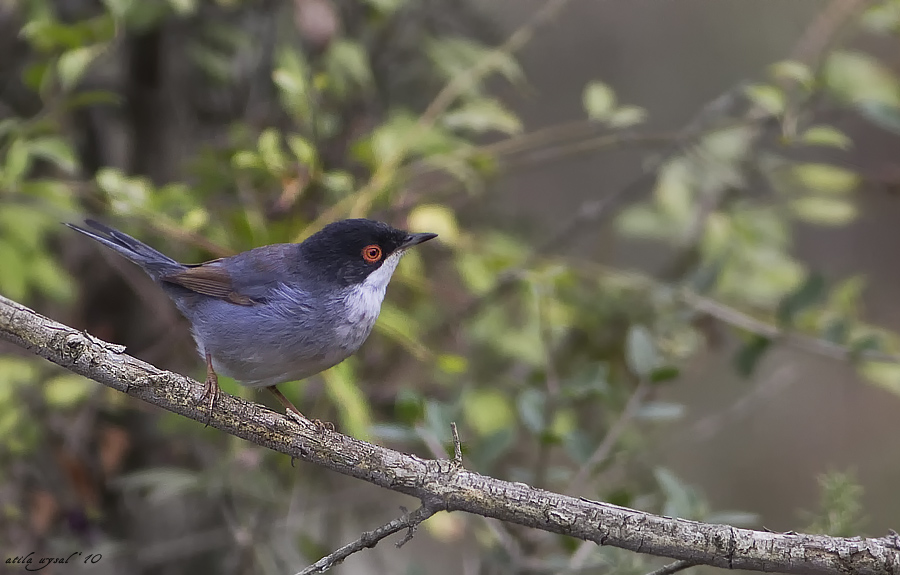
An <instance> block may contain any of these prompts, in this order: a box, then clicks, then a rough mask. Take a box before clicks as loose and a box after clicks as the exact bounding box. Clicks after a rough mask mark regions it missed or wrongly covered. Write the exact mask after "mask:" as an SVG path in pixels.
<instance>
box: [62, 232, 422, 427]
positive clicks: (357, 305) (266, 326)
mask: <svg viewBox="0 0 900 575" xmlns="http://www.w3.org/2000/svg"><path fill="white" fill-rule="evenodd" d="M84 224H85V225H86V226H87V227H80V226H77V225H74V224H71V223H66V224H65V225H67V226H68V227H70V228H72V229H73V230H76V231H78V232H80V233H82V234H84V235H86V236H88V237H90V238H91V239H93V240H96V241H97V242H100V243H101V244H103V245H104V246H106V247H108V248H110V249H112V250H114V251H116V252H117V253H119V254H121V255H122V256H124V257H125V258H127V259H129V260H131V261H132V262H134V263H135V264H137V265H138V266H140V267H141V268H142V269H143V270H144V271H145V272H146V273H147V274H148V275H149V276H150V277H151V278H152V279H153V281H154V282H156V283H157V284H158V285H159V286H161V287H162V289H163V291H164V292H165V293H166V294H167V295H168V296H169V298H171V299H172V301H173V302H174V303H175V306H176V307H177V308H178V310H179V311H180V312H181V314H182V315H183V316H184V317H185V318H186V319H187V320H188V322H189V323H190V326H191V334H192V335H193V338H194V341H195V342H196V344H197V351H198V352H199V354H200V357H201V358H203V359H204V360H205V362H206V382H205V388H204V393H203V396H201V401H203V400H205V401H206V402H207V425H208V424H209V418H210V416H211V414H212V411H213V408H214V406H215V402H216V399H217V398H218V395H219V391H220V388H219V380H218V374H222V375H226V376H229V377H232V378H234V379H235V380H236V381H237V382H238V383H240V384H241V385H244V386H249V387H263V388H265V389H267V390H269V391H270V392H271V393H272V394H273V395H274V396H275V397H276V398H277V399H278V401H279V402H280V403H281V404H282V405H283V406H284V407H285V409H286V415H288V416H290V417H292V418H293V419H296V420H298V421H300V420H305V421H309V420H307V419H306V417H305V416H304V415H303V414H302V413H301V412H300V410H299V409H297V407H296V406H294V404H293V403H291V401H290V400H289V399H288V398H287V397H285V396H284V394H282V393H281V391H279V390H278V388H277V387H276V386H277V385H279V384H281V383H285V382H289V381H298V380H301V379H305V378H307V377H311V376H313V375H315V374H317V373H320V372H322V371H324V370H326V369H328V368H330V367H333V366H335V365H337V364H339V363H340V362H342V361H344V360H345V359H347V358H348V357H350V356H351V355H353V354H354V353H356V351H357V350H358V349H359V348H360V346H362V344H363V342H365V341H366V339H367V338H368V337H369V334H370V333H371V332H372V328H373V327H374V325H375V321H376V320H377V319H378V315H379V313H380V311H381V304H382V302H383V301H384V295H385V291H386V289H387V286H388V283H389V282H390V280H391V276H392V275H393V273H394V270H395V269H396V268H397V264H398V263H399V262H400V258H401V257H402V256H403V254H404V253H406V251H407V250H408V249H409V248H411V247H413V246H416V245H418V244H421V243H423V242H427V241H429V240H431V239H434V238H435V237H437V234H434V233H410V232H406V231H403V230H400V229H396V228H394V227H392V226H390V225H388V224H385V223H382V222H378V221H374V220H369V219H362V218H356V219H346V220H339V221H336V222H333V223H330V224H328V225H327V226H325V227H324V228H322V229H321V230H319V231H318V232H316V233H314V234H313V235H311V236H309V237H308V238H307V239H306V240H304V241H303V242H301V243H286V244H271V245H266V246H261V247H258V248H254V249H251V250H249V251H246V252H242V253H239V254H237V255H233V256H230V257H225V258H219V259H215V260H211V261H207V262H204V263H200V264H183V263H179V262H177V261H175V260H173V259H172V258H170V257H168V256H166V255H165V254H163V253H161V252H159V251H157V250H155V249H154V248H152V247H150V246H148V245H147V244H145V243H143V242H141V241H139V240H137V239H135V238H133V237H131V236H129V235H128V234H125V233H123V232H121V231H119V230H117V229H115V228H111V227H109V226H107V225H105V224H102V223H100V222H98V221H96V220H92V219H86V220H85V221H84ZM88 228H90V229H88ZM313 422H314V423H315V424H316V425H317V426H322V425H323V424H322V423H321V422H320V421H319V420H317V419H316V420H313Z"/></svg>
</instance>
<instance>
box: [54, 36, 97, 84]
mask: <svg viewBox="0 0 900 575" xmlns="http://www.w3.org/2000/svg"><path fill="white" fill-rule="evenodd" d="M103 49H104V46H100V45H95V46H83V47H80V48H74V49H72V50H69V51H68V52H64V53H63V54H62V56H60V57H59V61H58V62H57V63H56V70H57V72H58V73H59V83H60V86H62V89H63V90H64V91H66V92H68V91H69V90H71V89H72V88H74V87H75V86H76V85H77V84H78V82H79V81H81V78H82V77H83V76H84V73H85V72H86V71H87V69H88V66H90V65H91V63H92V62H93V61H94V60H95V59H96V58H97V56H99V55H100V54H101V53H102V52H103Z"/></svg>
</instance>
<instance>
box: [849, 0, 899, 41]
mask: <svg viewBox="0 0 900 575" xmlns="http://www.w3.org/2000/svg"><path fill="white" fill-rule="evenodd" d="M859 23H860V25H862V26H863V27H864V28H866V29H868V30H871V31H872V32H875V33H881V34H887V33H890V32H895V31H897V29H898V28H900V4H897V3H896V2H878V3H876V4H875V5H873V6H870V7H869V8H868V9H866V10H865V11H864V12H863V14H862V16H860V18H859Z"/></svg>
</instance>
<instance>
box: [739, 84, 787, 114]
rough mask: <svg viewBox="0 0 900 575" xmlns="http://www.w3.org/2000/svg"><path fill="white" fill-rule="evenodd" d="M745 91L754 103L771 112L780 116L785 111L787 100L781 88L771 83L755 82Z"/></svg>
mask: <svg viewBox="0 0 900 575" xmlns="http://www.w3.org/2000/svg"><path fill="white" fill-rule="evenodd" d="M745 92H746V94H747V97H748V98H750V99H751V100H752V101H753V103H754V104H756V105H757V106H759V107H760V108H762V109H763V110H765V111H766V112H768V113H769V114H772V115H773V116H779V115H781V114H783V113H784V109H785V106H786V104H787V101H786V99H785V96H784V92H782V91H781V90H780V89H779V88H777V87H775V86H772V85H771V84H754V85H752V86H748V87H747V88H746V91H745Z"/></svg>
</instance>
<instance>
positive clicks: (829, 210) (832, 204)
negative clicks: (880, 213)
mask: <svg viewBox="0 0 900 575" xmlns="http://www.w3.org/2000/svg"><path fill="white" fill-rule="evenodd" d="M791 209H792V210H793V212H794V214H795V215H796V216H797V217H798V218H800V219H802V220H804V221H806V222H809V223H812V224H818V225H820V226H843V225H847V224H849V223H850V222H852V221H853V220H855V219H856V216H857V209H856V206H854V205H853V204H852V203H850V202H849V201H846V200H842V199H837V198H824V197H806V198H798V199H796V200H794V201H792V202H791Z"/></svg>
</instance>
